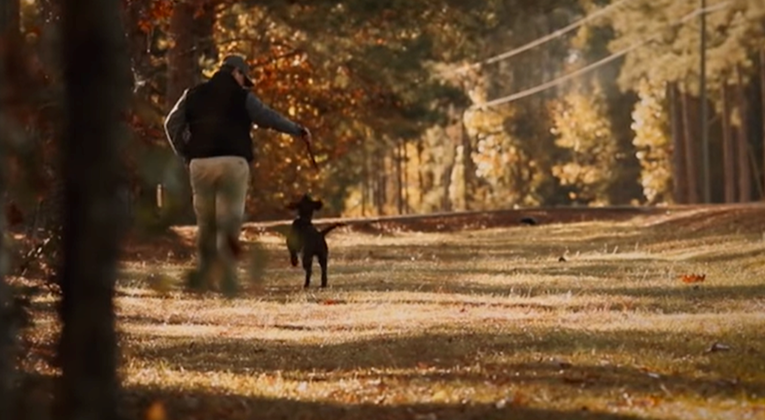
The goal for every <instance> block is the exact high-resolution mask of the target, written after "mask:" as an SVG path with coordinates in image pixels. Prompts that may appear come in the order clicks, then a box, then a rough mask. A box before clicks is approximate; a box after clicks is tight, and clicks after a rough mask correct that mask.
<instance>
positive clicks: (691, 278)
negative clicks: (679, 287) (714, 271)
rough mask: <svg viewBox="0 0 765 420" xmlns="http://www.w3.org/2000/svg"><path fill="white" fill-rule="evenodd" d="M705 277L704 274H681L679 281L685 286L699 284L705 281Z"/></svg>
mask: <svg viewBox="0 0 765 420" xmlns="http://www.w3.org/2000/svg"><path fill="white" fill-rule="evenodd" d="M706 277H707V275H706V274H682V275H680V280H682V281H683V283H687V284H692V283H701V282H703V281H704V280H706Z"/></svg>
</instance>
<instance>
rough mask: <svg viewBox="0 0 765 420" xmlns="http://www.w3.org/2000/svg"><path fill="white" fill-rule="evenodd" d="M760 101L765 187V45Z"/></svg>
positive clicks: (764, 180) (764, 179) (764, 181)
mask: <svg viewBox="0 0 765 420" xmlns="http://www.w3.org/2000/svg"><path fill="white" fill-rule="evenodd" d="M760 90H761V92H760V103H761V104H762V115H760V123H762V153H763V155H762V182H763V184H762V185H763V187H765V47H762V49H761V50H760ZM762 199H763V200H765V193H763V196H762Z"/></svg>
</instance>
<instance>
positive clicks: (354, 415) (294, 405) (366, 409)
mask: <svg viewBox="0 0 765 420" xmlns="http://www.w3.org/2000/svg"><path fill="white" fill-rule="evenodd" d="M128 395H131V396H132V397H133V398H132V399H133V400H137V401H138V404H131V406H132V407H133V409H132V410H129V411H127V412H126V414H127V415H128V416H129V417H131V418H142V414H143V413H142V412H141V411H140V409H141V408H143V409H144V410H145V408H146V407H148V406H149V405H150V404H151V402H153V401H157V400H158V401H162V402H163V404H164V406H165V409H166V411H167V412H168V413H169V415H170V418H224V417H215V415H216V414H217V415H218V416H221V415H223V413H225V418H226V419H229V420H230V419H263V420H276V419H279V420H282V419H284V420H287V419H303V420H311V419H333V420H350V419H353V420H357V419H369V420H378V419H397V420H398V419H401V420H417V419H482V420H483V419H485V420H500V419H502V420H505V419H509V418H512V419H514V420H531V419H534V420H560V419H567V420H637V419H642V420H650V419H651V417H646V416H640V417H637V416H633V415H628V414H610V413H603V412H593V411H589V410H587V409H586V407H582V408H581V409H579V410H575V411H563V410H555V409H542V408H530V407H523V406H513V405H511V404H508V405H507V406H506V407H503V408H501V409H499V408H497V406H496V405H495V404H476V403H466V404H434V403H423V404H401V405H393V404H373V403H361V404H339V403H328V402H312V401H301V400H293V399H288V398H281V399H268V398H258V397H242V396H237V395H224V394H216V393H212V392H200V391H183V392H180V391H172V390H159V389H146V388H135V387H133V388H130V389H128ZM136 408H138V409H139V410H136Z"/></svg>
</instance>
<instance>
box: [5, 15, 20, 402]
mask: <svg viewBox="0 0 765 420" xmlns="http://www.w3.org/2000/svg"><path fill="white" fill-rule="evenodd" d="M18 37H19V0H3V1H0V210H2V211H0V413H7V414H6V415H8V416H9V417H12V416H13V414H12V412H11V410H12V408H13V405H14V399H15V398H14V394H15V392H14V385H13V384H14V380H15V376H16V375H15V373H16V372H15V371H16V369H15V357H14V355H15V352H16V342H17V340H16V335H17V334H16V328H15V324H16V323H15V320H14V310H13V294H12V293H11V287H10V285H9V284H8V283H6V281H5V274H6V273H7V271H8V268H9V267H8V265H9V263H10V261H9V256H8V255H7V253H6V248H7V245H6V243H5V232H6V220H5V204H6V200H5V194H6V173H5V171H6V167H7V165H6V160H5V157H6V142H7V141H8V139H7V135H8V134H7V133H8V132H9V131H10V127H9V126H8V119H7V118H9V116H7V115H5V114H6V110H7V109H8V107H9V105H10V103H9V100H8V94H9V92H7V90H8V87H9V86H11V83H12V81H11V80H9V78H8V74H7V71H6V70H7V69H6V65H7V64H8V63H9V61H10V58H11V54H10V51H11V48H12V47H14V44H15V41H16V40H17V39H18Z"/></svg>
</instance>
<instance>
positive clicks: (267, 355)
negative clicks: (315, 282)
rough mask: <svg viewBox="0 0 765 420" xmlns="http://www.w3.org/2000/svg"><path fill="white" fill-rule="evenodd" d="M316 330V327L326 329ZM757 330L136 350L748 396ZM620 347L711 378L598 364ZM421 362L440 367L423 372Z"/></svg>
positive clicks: (481, 379)
mask: <svg viewBox="0 0 765 420" xmlns="http://www.w3.org/2000/svg"><path fill="white" fill-rule="evenodd" d="M488 322H490V321H488ZM504 325H507V321H505V324H504ZM292 328H296V326H293V327H292ZM307 329H311V330H312V331H313V332H315V330H323V329H325V327H323V326H320V327H310V328H308V327H307ZM326 329H327V334H332V331H331V330H329V329H328V328H326ZM756 335H757V334H756V333H754V332H752V333H751V336H750V337H742V336H741V335H740V334H739V335H737V336H732V335H731V336H727V337H723V338H722V339H725V340H726V342H727V343H728V344H729V345H731V346H732V349H733V350H731V351H730V352H728V353H722V354H706V353H705V351H706V349H707V348H708V347H709V345H710V344H711V343H713V342H715V341H717V340H720V339H721V337H719V336H715V335H712V334H703V333H693V334H691V333H685V334H676V333H668V332H649V331H641V332H639V333H636V332H635V331H633V330H617V331H609V332H590V331H575V330H560V329H552V328H537V329H535V330H534V331H533V333H532V332H528V333H524V332H512V333H501V332H498V333H496V334H489V333H468V334H464V333H440V334H421V335H415V336H407V337H400V336H396V337H386V336H383V337H380V336H377V337H374V338H366V339H358V340H355V341H349V342H343V343H333V344H312V343H296V342H291V341H269V340H252V339H247V340H243V339H230V338H229V339H219V340H216V341H214V342H213V341H211V340H209V339H207V340H198V339H194V338H193V337H183V338H175V337H173V338H170V337H167V339H166V340H162V342H161V343H157V344H156V345H152V346H151V347H139V348H134V349H131V350H130V355H131V357H132V358H137V359H141V360H144V361H146V362H150V363H152V364H155V363H156V364H158V365H161V366H165V367H169V368H172V369H182V370H184V371H196V372H201V373H209V374H213V373H214V372H221V371H223V372H231V373H235V374H242V375H257V374H260V373H274V372H280V373H281V374H282V375H293V379H296V380H306V379H307V378H306V377H301V376H303V375H305V376H307V374H308V373H311V374H319V375H326V376H328V377H335V378H337V375H340V376H341V377H342V375H348V376H353V377H354V378H355V377H358V375H359V374H361V375H362V376H363V375H364V373H363V372H370V371H371V372H372V373H371V375H373V377H383V378H384V377H386V376H387V375H388V374H387V373H386V372H385V370H386V369H392V370H394V371H398V372H399V373H396V375H399V376H398V378H399V379H402V378H404V376H401V375H402V374H401V373H400V370H402V369H404V370H407V369H408V370H409V372H407V373H404V374H403V375H409V379H415V378H420V379H428V378H430V379H444V380H447V381H456V382H458V383H460V384H462V386H465V384H476V385H477V384H485V383H492V384H496V385H497V386H501V385H505V384H510V383H512V384H517V385H520V386H522V385H528V384H542V385H546V386H550V387H563V388H571V389H582V388H586V389H594V390H599V391H607V390H609V389H613V388H615V387H617V388H618V389H620V390H622V391H625V392H629V393H633V392H636V393H653V392H656V393H664V392H666V391H667V390H668V391H669V392H671V393H678V394H689V395H703V396H705V397H711V396H726V397H732V396H740V395H742V394H746V395H754V396H759V397H762V396H765V382H763V380H764V379H765V372H763V371H759V370H761V369H763V366H761V365H757V362H756V360H758V357H759V356H758V355H762V353H763V352H765V348H755V347H752V345H753V344H752V343H753V342H755V341H753V339H754V337H755V336H756ZM583 354H591V355H593V356H592V358H593V359H594V360H595V362H596V363H595V364H592V363H589V364H582V365H576V364H573V365H571V366H563V365H561V364H560V363H559V362H549V363H548V362H547V361H548V360H550V358H563V359H565V358H575V357H579V356H581V355H583ZM577 355H579V356H577ZM612 355H622V356H624V355H629V357H630V358H632V359H636V361H635V362H633V363H634V365H641V364H645V365H649V366H650V365H652V364H660V365H667V366H673V365H674V364H675V363H678V364H683V363H682V362H680V361H681V360H689V358H690V359H691V360H693V359H695V360H697V362H696V363H695V365H691V366H689V365H688V364H687V363H686V364H685V365H684V369H686V370H687V369H693V371H699V372H704V374H703V377H690V376H686V375H684V374H681V373H678V372H675V371H674V370H675V369H674V367H672V371H670V372H656V373H658V374H660V377H658V378H656V377H651V376H650V375H649V372H647V371H645V370H641V369H640V368H638V367H637V366H629V365H617V364H606V365H598V364H597V361H599V360H601V359H600V358H602V357H605V358H608V357H609V356H612ZM232 361H235V362H232ZM672 361H676V362H672ZM422 363H425V364H426V365H427V366H428V367H432V368H435V369H436V370H435V371H432V370H425V371H423V370H422V369H421V367H422V366H421V365H422ZM475 363H480V365H481V367H482V370H481V371H479V372H476V371H471V370H466V369H463V370H459V369H457V370H455V368H459V367H463V368H464V367H467V366H472V365H474V364H475ZM667 369H669V368H667ZM681 369H682V368H681ZM443 372H447V373H443ZM737 374H738V375H750V374H754V375H755V377H757V378H759V379H757V380H752V381H747V380H745V379H737V378H736V376H734V375H737ZM444 375H446V376H444ZM370 378H371V377H370ZM391 378H394V377H393V376H392V377H391ZM729 380H733V382H731V381H729Z"/></svg>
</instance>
